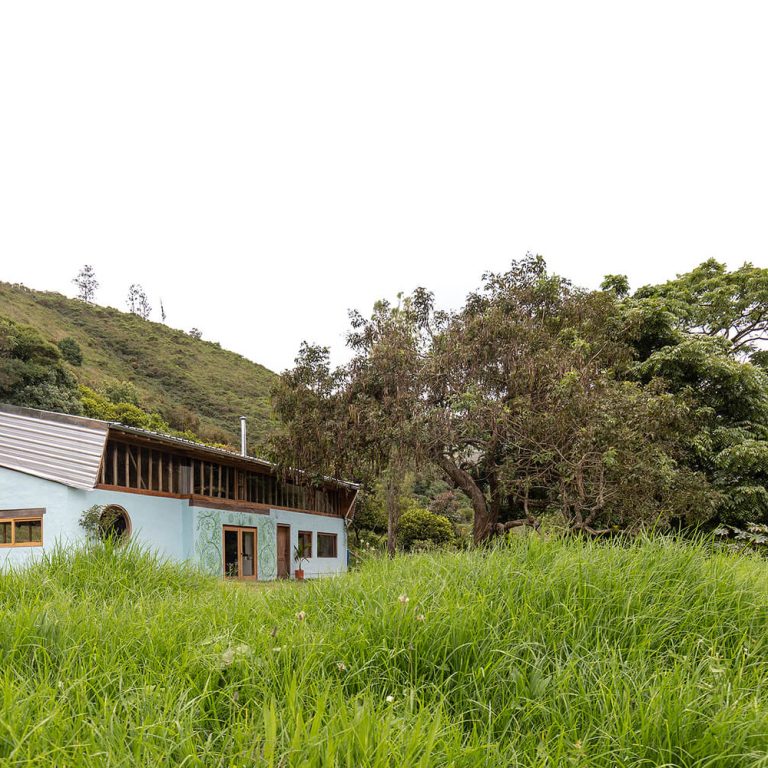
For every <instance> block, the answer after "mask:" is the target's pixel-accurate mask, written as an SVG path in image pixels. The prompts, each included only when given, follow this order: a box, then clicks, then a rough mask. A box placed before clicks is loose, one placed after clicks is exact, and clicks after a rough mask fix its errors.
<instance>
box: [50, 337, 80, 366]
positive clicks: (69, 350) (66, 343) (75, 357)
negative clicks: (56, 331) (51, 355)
mask: <svg viewBox="0 0 768 768" xmlns="http://www.w3.org/2000/svg"><path fill="white" fill-rule="evenodd" d="M56 346H57V347H58V348H59V350H60V351H61V355H62V357H63V358H64V359H65V360H66V361H67V362H68V363H70V364H71V365H78V366H79V365H82V364H83V350H82V349H80V345H79V344H78V343H77V342H76V341H75V340H74V339H73V338H72V337H71V336H67V337H66V338H65V339H61V341H59V342H58V343H57V345H56Z"/></svg>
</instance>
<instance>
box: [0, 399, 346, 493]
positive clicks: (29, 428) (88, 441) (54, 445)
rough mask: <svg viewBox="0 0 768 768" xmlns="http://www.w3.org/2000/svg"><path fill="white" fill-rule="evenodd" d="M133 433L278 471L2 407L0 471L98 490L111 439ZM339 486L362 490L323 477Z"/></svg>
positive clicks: (112, 428) (113, 427) (95, 423)
mask: <svg viewBox="0 0 768 768" xmlns="http://www.w3.org/2000/svg"><path fill="white" fill-rule="evenodd" d="M110 432H111V433H113V434H119V433H123V434H129V435H135V436H137V437H143V438H146V439H148V440H152V441H154V442H158V443H162V444H165V445H168V446H174V447H177V448H184V449H186V450H188V451H195V452H196V453H201V454H205V455H208V456H211V457H219V458H226V459H229V460H232V461H237V462H238V463H241V462H244V463H247V464H254V465H257V466H260V467H268V468H270V469H276V467H275V465H274V464H272V462H269V461H266V460H264V459H258V458H256V457H254V456H242V455H241V454H239V453H236V452H235V451H228V450H225V449H223V448H213V447H212V446H210V445H204V444H203V443H196V442H194V441H193V440H187V439H185V438H181V437H173V436H171V435H164V434H161V433H160V432H152V431H150V430H147V429H140V428H138V427H129V426H127V425H125V424H120V423H118V422H113V421H101V420H99V419H89V418H85V417H84V416H68V415H65V414H62V413H53V412H52V411H40V410H37V409H35V408H22V407H20V406H16V405H8V404H5V403H0V467H7V468H8V469H15V470H18V471H20V472H26V473H27V474H30V475H37V476H38V477H43V478H45V479H47V480H55V481H56V482H59V483H63V484H64V485H69V486H71V487H73V488H93V487H94V486H95V485H96V483H97V482H98V473H99V468H100V466H101V457H102V455H103V453H104V445H105V443H106V440H107V437H108V435H109V434H110ZM323 479H324V480H325V481H326V482H328V483H332V484H334V485H337V486H339V485H341V486H346V487H347V488H351V489H357V488H359V485H357V484H356V483H350V482H348V481H344V480H337V479H336V478H332V477H324V478H323Z"/></svg>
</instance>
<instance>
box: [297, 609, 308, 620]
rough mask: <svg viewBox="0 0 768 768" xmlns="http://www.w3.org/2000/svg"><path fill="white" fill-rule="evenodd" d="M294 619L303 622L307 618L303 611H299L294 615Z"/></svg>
mask: <svg viewBox="0 0 768 768" xmlns="http://www.w3.org/2000/svg"><path fill="white" fill-rule="evenodd" d="M296 618H297V619H298V620H299V621H304V619H306V618H307V614H306V613H304V611H299V612H298V613H297V614H296Z"/></svg>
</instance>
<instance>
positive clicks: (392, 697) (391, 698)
mask: <svg viewBox="0 0 768 768" xmlns="http://www.w3.org/2000/svg"><path fill="white" fill-rule="evenodd" d="M385 701H386V702H387V704H394V703H395V697H394V696H392V694H390V695H389V696H387V698H386V699H385Z"/></svg>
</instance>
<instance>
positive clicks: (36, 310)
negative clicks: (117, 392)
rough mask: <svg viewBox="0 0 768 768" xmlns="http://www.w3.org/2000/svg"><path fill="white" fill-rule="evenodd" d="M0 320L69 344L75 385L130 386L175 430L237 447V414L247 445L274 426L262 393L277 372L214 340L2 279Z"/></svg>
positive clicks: (144, 405)
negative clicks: (77, 354) (76, 357)
mask: <svg viewBox="0 0 768 768" xmlns="http://www.w3.org/2000/svg"><path fill="white" fill-rule="evenodd" d="M0 316H5V317H7V318H9V319H11V320H12V321H14V322H16V323H24V324H27V325H31V326H33V327H34V328H35V329H37V330H38V331H39V332H40V333H41V334H42V336H43V337H44V338H45V339H46V340H48V341H51V342H53V343H56V342H58V341H60V340H62V339H64V338H67V337H71V338H73V339H75V341H76V342H77V343H78V344H79V345H80V347H81V349H82V353H83V362H82V365H80V366H72V365H69V364H67V365H68V368H69V370H70V371H71V372H72V373H73V374H74V376H75V377H76V379H77V381H78V382H79V383H80V384H83V385H86V386H89V387H91V388H93V389H96V390H104V389H105V388H108V387H110V386H114V385H115V384H117V383H119V382H123V381H128V382H131V383H132V384H133V385H134V386H135V388H136V391H137V393H138V396H139V405H140V406H141V407H142V408H143V409H145V410H149V411H156V412H159V413H160V414H161V415H162V417H163V418H164V419H165V420H166V421H167V422H168V423H169V424H170V425H171V426H172V427H174V428H175V429H179V430H191V431H193V432H195V433H196V434H198V435H199V436H200V437H201V438H203V439H205V440H207V441H209V442H222V443H230V444H232V445H237V444H239V437H238V435H239V429H240V421H239V417H240V416H241V415H243V416H247V417H248V422H249V434H250V438H251V440H252V442H258V441H259V440H260V439H261V438H263V437H264V436H266V434H268V432H269V431H270V430H271V428H272V426H273V423H274V422H273V416H272V411H271V407H270V403H269V391H270V388H271V386H272V383H273V382H274V380H275V378H276V374H275V373H273V372H272V371H270V370H268V369H267V368H265V367H264V366H262V365H258V364H257V363H253V362H251V361H250V360H247V359H246V358H244V357H242V356H241V355H238V354H235V353H234V352H229V351H227V350H225V349H222V348H221V347H220V346H219V344H217V343H215V342H210V341H204V340H201V339H196V338H193V337H192V336H190V335H188V334H187V333H184V332H183V331H178V330H175V329H173V328H169V327H168V326H166V325H163V324H162V323H155V322H151V321H147V320H142V319H141V318H140V317H138V316H137V315H132V314H129V313H126V312H120V311H119V310H117V309H112V308H110V307H101V306H98V305H94V304H87V303H85V302H83V301H79V300H77V299H69V298H67V297H66V296H62V295H61V294H59V293H49V292H44V291H35V290H31V289H29V288H26V287H24V286H20V285H10V284H8V283H2V282H0Z"/></svg>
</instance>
